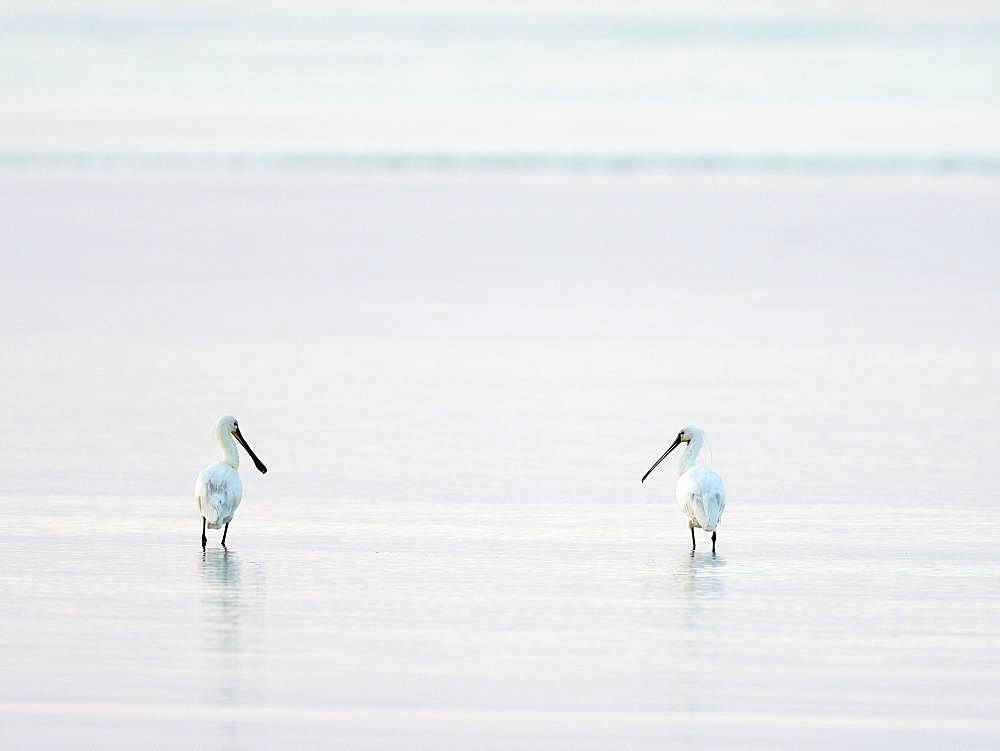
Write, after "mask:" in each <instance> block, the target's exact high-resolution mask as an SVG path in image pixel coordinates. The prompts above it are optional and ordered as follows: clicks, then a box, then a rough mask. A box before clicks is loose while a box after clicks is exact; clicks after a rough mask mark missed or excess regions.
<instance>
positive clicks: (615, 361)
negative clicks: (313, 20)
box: [0, 177, 1000, 749]
mask: <svg viewBox="0 0 1000 751" xmlns="http://www.w3.org/2000/svg"><path fill="white" fill-rule="evenodd" d="M2 192H3V197H4V205H5V206H7V207H8V211H9V215H8V226H9V228H10V232H11V237H12V242H11V245H10V246H9V248H13V249H14V250H8V251H5V252H10V254H11V257H10V259H9V261H8V268H9V270H10V273H9V275H8V277H7V279H6V280H5V281H3V282H2V284H3V290H4V292H5V295H4V303H3V306H4V308H3V312H4V321H5V323H4V324H3V325H4V330H3V333H4V342H5V350H6V351H5V353H4V355H3V371H2V372H3V375H2V381H0V382H2V385H3V388H2V389H0V392H2V393H0V432H2V434H3V435H4V439H3V441H2V443H0V447H2V448H0V459H2V462H3V467H4V472H3V480H2V484H0V500H2V503H0V593H2V597H0V666H2V668H3V674H4V677H5V680H4V681H3V682H2V684H0V740H2V742H3V745H4V746H5V747H9V748H22V749H27V748H66V747H88V748H134V747H135V746H137V745H140V744H144V745H147V746H151V747H154V748H167V747H178V746H180V747H185V746H186V747H192V746H193V747H198V748H202V747H203V748H231V749H237V748H239V749H253V748H274V747H279V746H289V745H292V744H296V743H298V744H302V745H305V746H309V745H314V746H315V745H328V744H330V743H333V742H336V743H337V744H339V745H347V746H350V747H352V748H492V747H497V748H500V747H503V748H518V747H519V748H533V749H534V748H565V749H580V748H595V749H597V748H600V749H607V748H622V749H627V748H663V747H664V746H668V747H669V746H674V745H676V746H684V747H693V746H697V747H709V746H711V747H715V748H761V749H763V748H775V747H787V748H801V747H813V748H843V747H852V748H860V747H865V748H884V747H887V746H897V747H908V748H963V749H964V748H983V749H985V748H991V747H995V746H996V745H997V742H998V740H1000V723H998V721H997V719H996V716H997V715H996V709H997V705H996V697H997V696H998V695H1000V678H998V677H997V676H998V675H1000V673H998V671H997V668H998V662H1000V636H998V628H997V619H996V612H997V610H998V606H1000V587H998V585H997V578H996V570H997V564H998V557H1000V553H998V546H997V542H998V538H1000V524H998V522H997V520H996V517H995V515H993V514H992V511H993V510H994V508H995V506H996V501H997V494H996V492H995V490H994V489H993V488H992V486H991V485H990V484H989V483H988V482H987V481H986V479H985V478H988V477H989V474H990V472H989V470H990V467H991V465H992V462H991V459H992V458H993V456H995V454H996V449H997V448H998V446H997V432H996V427H995V426H996V424H997V418H998V417H1000V403H998V399H997V397H996V395H995V394H993V393H992V391H991V384H993V383H995V382H996V376H997V366H998V361H997V358H996V356H995V354H993V353H992V352H991V351H989V348H988V347H986V346H985V345H984V344H983V342H984V341H986V340H987V339H988V335H989V333H990V330H991V328H992V327H993V325H994V324H995V322H996V312H995V310H994V308H993V306H992V305H993V304H992V303H991V301H990V297H989V295H988V294H985V292H984V291H985V290H988V289H989V287H990V285H992V281H991V280H995V279H996V278H997V277H996V272H997V262H996V260H994V259H993V255H992V253H993V250H992V249H993V248H995V247H996V241H997V240H998V239H1000V235H998V234H997V224H996V222H995V220H994V219H992V218H991V216H992V215H990V214H989V212H988V211H986V210H985V207H988V206H989V205H990V204H991V203H992V202H993V201H994V200H995V199H996V197H997V196H996V188H995V187H993V186H991V185H990V184H973V183H965V182H957V183H944V184H935V185H930V186H923V187H920V188H914V187H901V186H899V185H894V184H892V183H881V184H879V185H876V186H874V187H873V186H872V185H870V184H867V183H849V182H848V183H842V184H840V185H839V186H838V187H831V186H817V185H815V184H813V185H811V186H810V185H794V184H790V183H783V182H767V181H765V182H764V183H762V184H756V183H755V184H742V183H726V184H705V183H699V182H697V181H689V182H685V181H681V182H678V183H674V182H669V183H658V182H654V183H630V184H629V185H628V186H625V185H623V184H604V183H600V184H598V183H594V184H589V185H569V184H563V183H558V182H557V183H530V184H528V183H522V182H518V181H513V182H510V181H474V182H472V183H462V184H454V183H449V182H445V183H444V184H438V183H434V182H430V183H427V182H419V181H418V182H414V183H407V182H401V183H392V184H388V183H382V182H378V181H376V182H365V181H361V182H358V183H353V182H347V183H344V182H340V181H334V182H325V181H320V182H307V183H301V182H297V183H294V184H289V183H282V182H280V181H271V182H268V181H264V182H260V183H242V182H241V183H232V184H224V183H221V182H208V183H205V182H203V181H200V180H192V181H188V182H184V181H181V180H178V181H176V182H170V181H166V182H164V181H160V180H154V181H144V180H139V181H135V180H120V179H116V180H110V181H105V180H83V179H81V178H55V177H52V178H46V179H44V180H41V179H39V180H26V179H24V180H19V179H8V180H6V181H4V182H3V184H2ZM278 194H281V195H283V196H284V201H282V202H280V203H277V204H275V203H272V200H271V199H272V198H273V197H274V196H275V195H278ZM456 202H461V204H462V207H463V210H462V211H461V212H458V214H459V215H458V216H457V217H455V216H452V212H454V209H455V206H456ZM345 204H348V205H350V206H352V207H354V208H355V209H356V210H357V212H358V213H355V214H354V220H353V221H348V220H347V219H346V218H345V217H342V216H340V214H338V211H340V209H337V208H336V207H337V206H341V207H342V206H344V205H345ZM415 204H416V205H417V207H418V209H419V210H417V209H414V208H413V206H414V205H415ZM322 206H329V207H331V208H329V210H328V211H327V212H325V213H324V212H323V211H320V210H319V208H318V207H322ZM532 206H534V207H537V210H536V211H532V210H531V207H532ZM650 206H659V207H660V209H661V210H660V211H658V212H657V211H645V210H641V209H643V207H650ZM637 207H638V208H637ZM514 214H517V215H518V216H520V217H521V222H512V221H508V219H509V218H510V216H512V215H514ZM449 216H452V219H453V221H452V223H451V224H450V225H449V227H448V232H444V231H443V230H441V229H440V227H441V225H442V223H444V222H445V221H446V218H447V217H449ZM419 217H423V219H420V218H419ZM574 217H575V221H574V220H573V219H574ZM789 217H792V218H789ZM626 218H627V219H628V220H629V221H628V222H624V221H623V219H626ZM359 225H363V226H364V227H367V230H362V229H361V228H359ZM845 227H846V228H847V229H845ZM845 233H849V234H850V235H851V238H850V240H851V241H850V242H848V241H847V240H846V239H845ZM699 236H700V237H701V241H700V243H699V244H695V238H697V237H699ZM233 238H236V240H233ZM255 238H256V239H255ZM615 238H617V239H618V242H617V243H614V242H613V240H614V239H615ZM944 238H952V239H953V240H954V242H953V243H952V244H951V245H949V246H948V253H947V254H945V255H946V256H947V258H946V259H945V260H942V259H941V254H942V252H943V251H942V250H941V249H942V248H943V247H944V246H943V244H942V243H941V241H942V239H944ZM538 239H541V240H542V241H544V242H543V244H542V245H541V246H540V245H538V244H537V242H536V241H537V240H538ZM841 241H843V242H841ZM418 243H419V245H420V247H421V248H424V249H425V251H424V252H422V253H420V251H418V250H416V249H415V246H416V245H417V244H418ZM833 245H837V246H838V247H840V252H839V253H834V254H831V253H830V252H829V249H830V247H831V246H833ZM268 247H269V248H271V252H270V254H268V253H265V252H264V249H265V248H268ZM275 249H277V250H275ZM359 249H364V251H365V252H361V250H359ZM411 249H412V252H414V253H420V255H419V261H418V260H414V259H413V258H412V257H411V256H410V255H408V253H409V252H410V251H411ZM692 249H696V251H697V252H694V251H693V250H692ZM692 253H694V256H693V257H692ZM699 268H702V269H705V268H710V269H713V271H712V273H710V274H704V275H700V276H699V275H698V274H697V273H692V272H693V271H696V270H697V269H699ZM897 272H898V273H897ZM426 279H437V280H438V283H436V284H432V283H430V282H428V283H424V280H426ZM517 279H522V280H524V281H523V283H522V284H518V283H517ZM345 301H346V302H345ZM355 301H356V302H357V303H358V305H357V306H355V304H354V302H355ZM698 301H701V303H700V304H696V303H697V302H698ZM352 310H355V311H358V310H360V311H361V312H363V313H365V315H364V316H362V315H360V314H358V313H355V314H354V315H355V317H351V316H352V313H351V311H352ZM393 324H395V325H396V327H397V328H398V333H397V335H393V332H392V330H391V329H392V325H393ZM505 326H506V327H508V328H507V329H504V327H505ZM467 327H481V328H482V329H483V332H484V333H483V335H482V336H477V335H476V333H475V331H469V330H467ZM387 329H388V330H387ZM435 332H437V333H440V334H441V335H439V336H428V334H431V333H435ZM535 333H538V334H543V336H529V334H535ZM402 334H406V335H405V336H404V335H402ZM501 334H504V335H501ZM636 334H641V335H642V336H641V337H637V336H636ZM223 412H233V413H235V414H237V415H238V416H239V417H240V423H241V427H242V428H243V430H244V433H245V435H246V436H247V438H248V439H249V441H250V442H251V444H252V445H253V446H254V448H255V449H256V450H257V452H258V453H259V454H260V456H261V458H262V459H263V460H264V462H265V463H266V464H267V465H268V467H269V469H270V471H269V472H268V474H267V475H266V476H262V475H260V474H258V473H256V472H255V471H254V470H253V468H252V466H248V465H249V463H248V462H245V463H244V466H242V467H241V474H242V476H243V478H244V486H245V498H244V502H243V505H242V507H241V508H240V511H239V514H238V516H237V518H236V521H235V522H234V524H233V526H232V528H231V530H230V549H229V550H228V551H224V550H222V549H221V548H220V547H219V544H218V539H219V536H218V535H217V534H213V535H212V536H211V539H210V542H209V546H208V549H207V550H206V551H205V552H203V551H202V550H201V549H200V545H199V535H200V524H199V519H198V516H197V513H196V511H195V509H194V504H193V500H192V499H191V486H192V484H193V480H194V477H195V475H196V474H197V472H198V470H199V469H200V468H201V467H202V466H204V465H205V464H208V463H209V462H210V461H213V460H214V459H215V452H216V449H215V448H214V447H213V446H212V444H211V442H210V439H209V437H208V431H209V428H210V427H211V424H212V422H213V420H214V419H215V418H216V417H217V416H218V415H219V414H221V413H223ZM691 420H697V421H698V422H699V423H700V424H702V426H703V427H704V428H705V429H706V430H707V431H708V434H709V447H710V449H711V456H710V458H711V460H712V464H713V466H715V467H716V468H717V469H718V470H719V471H720V472H721V473H722V475H723V477H724V478H725V480H726V483H727V486H728V489H729V507H728V509H727V511H726V514H725V516H724V520H723V524H722V527H721V528H720V533H719V554H718V555H717V556H715V557H713V556H712V555H711V553H710V545H709V544H708V541H707V538H705V537H704V536H702V537H699V549H698V550H697V552H696V553H695V554H694V555H693V556H692V555H691V554H690V553H689V551H688V541H689V537H688V533H687V530H686V527H685V524H684V522H683V520H682V518H681V516H680V515H679V514H678V513H677V511H676V510H675V509H674V506H673V502H672V501H671V500H670V499H671V496H672V490H673V476H672V474H671V469H672V468H673V466H676V465H675V463H670V464H669V466H667V464H666V463H665V465H664V466H663V468H662V469H660V470H658V471H657V472H656V473H655V474H654V475H653V476H652V477H651V481H647V484H646V485H645V486H642V485H640V484H639V478H640V477H641V476H642V473H643V472H644V471H645V470H646V469H647V467H648V466H649V464H650V463H651V462H652V460H653V459H655V458H656V457H657V456H658V455H659V454H660V453H661V452H662V451H663V449H664V448H665V447H666V445H667V444H668V443H669V442H670V440H671V438H672V436H673V435H674V434H675V433H676V431H677V429H678V428H679V427H680V426H681V425H682V424H684V423H685V422H688V421H691Z"/></svg>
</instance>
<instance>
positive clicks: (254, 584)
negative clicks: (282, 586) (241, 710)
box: [198, 548, 263, 748]
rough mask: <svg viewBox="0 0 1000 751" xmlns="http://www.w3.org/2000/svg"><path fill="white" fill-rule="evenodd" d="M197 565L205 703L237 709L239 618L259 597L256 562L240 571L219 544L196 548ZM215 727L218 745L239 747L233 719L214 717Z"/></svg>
mask: <svg viewBox="0 0 1000 751" xmlns="http://www.w3.org/2000/svg"><path fill="white" fill-rule="evenodd" d="M198 564H199V565H198V573H199V578H200V582H199V583H200V594H201V605H202V607H201V620H200V623H199V626H198V631H199V633H200V634H201V651H202V657H203V659H204V662H205V664H206V665H208V666H209V676H210V681H209V683H208V684H207V685H206V686H205V688H206V689H207V695H206V697H205V703H206V704H214V705H216V706H220V707H238V706H240V705H241V703H242V697H241V687H242V683H243V672H244V671H243V662H244V660H243V654H242V653H243V621H244V620H245V618H246V617H247V615H248V614H249V613H250V612H251V611H252V610H253V609H254V607H255V605H256V604H257V603H258V601H259V599H260V598H261V597H262V596H263V583H262V581H263V580H262V577H261V576H260V572H259V564H250V565H249V568H246V570H245V567H244V564H243V562H242V561H241V560H240V557H239V555H238V554H237V553H234V552H232V551H229V550H226V549H225V548H222V549H211V548H210V549H208V550H204V551H202V553H201V555H200V556H199V561H198ZM248 574H249V576H248ZM248 578H249V579H250V582H248V581H247V579H248ZM216 731H217V738H216V741H218V743H219V744H220V745H221V746H222V747H223V748H226V747H232V748H237V747H238V746H239V742H238V741H239V737H238V734H239V728H238V727H237V726H236V723H235V722H234V721H232V720H220V722H219V724H218V725H217V726H216Z"/></svg>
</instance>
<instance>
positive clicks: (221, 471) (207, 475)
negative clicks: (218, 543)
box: [194, 415, 267, 548]
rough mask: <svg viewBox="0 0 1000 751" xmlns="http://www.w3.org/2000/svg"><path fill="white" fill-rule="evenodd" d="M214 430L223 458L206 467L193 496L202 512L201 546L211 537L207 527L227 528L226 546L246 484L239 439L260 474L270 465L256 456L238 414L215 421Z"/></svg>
mask: <svg viewBox="0 0 1000 751" xmlns="http://www.w3.org/2000/svg"><path fill="white" fill-rule="evenodd" d="M213 432H214V433H215V440H217V441H218V442H219V447H220V448H221V449H222V461H218V462H216V463H215V464H210V465H209V466H207V467H205V469H203V470H202V471H201V474H199V475H198V479H197V480H195V482H194V497H195V500H196V501H197V503H198V511H199V513H200V514H201V546H202V547H203V548H204V547H205V545H206V544H207V543H208V538H207V537H206V536H205V527H206V526H207V527H208V528H209V529H218V528H219V527H225V529H224V530H223V532H222V546H223V547H225V546H226V535H227V534H228V533H229V522H231V521H232V520H233V515H234V514H235V513H236V509H237V508H239V505H240V501H241V500H242V499H243V483H242V482H240V473H239V471H238V470H239V468H240V455H239V452H238V451H237V450H236V441H239V442H240V445H241V446H243V448H244V449H246V452H247V453H248V454H249V455H250V458H251V459H253V463H254V465H255V466H256V467H257V469H259V470H260V471H261V473H264V472H267V467H265V466H264V463H263V462H262V461H261V460H260V459H258V458H257V455H256V454H255V453H254V452H253V449H251V448H250V445H249V444H248V443H247V442H246V439H245V438H244V437H243V435H242V434H241V433H240V426H239V423H238V422H237V421H236V418H235V417H231V416H230V415H226V416H224V417H220V418H219V421H218V422H217V423H215V428H214V431H213ZM234 438H235V439H236V440H235V441H234V440H233V439H234Z"/></svg>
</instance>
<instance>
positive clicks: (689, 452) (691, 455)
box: [677, 435, 705, 477]
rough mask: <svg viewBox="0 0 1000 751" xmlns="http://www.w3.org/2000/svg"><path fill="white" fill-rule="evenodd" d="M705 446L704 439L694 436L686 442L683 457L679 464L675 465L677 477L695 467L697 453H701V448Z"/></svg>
mask: <svg viewBox="0 0 1000 751" xmlns="http://www.w3.org/2000/svg"><path fill="white" fill-rule="evenodd" d="M704 445H705V437H704V436H700V435H696V436H695V437H694V438H692V439H691V440H690V441H688V446H687V448H686V449H685V450H684V456H682V457H681V463H680V464H678V465H677V476H678V477H679V476H680V475H683V474H684V473H685V472H687V471H688V470H689V469H691V467H693V466H694V465H695V462H696V461H697V460H698V452H699V451H701V447H702V446H704Z"/></svg>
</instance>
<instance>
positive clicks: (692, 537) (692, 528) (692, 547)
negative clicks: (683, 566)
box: [691, 527, 698, 550]
mask: <svg viewBox="0 0 1000 751" xmlns="http://www.w3.org/2000/svg"><path fill="white" fill-rule="evenodd" d="M696 547H698V546H697V545H696V544H695V542H694V527H691V550H694V549H695V548H696Z"/></svg>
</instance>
